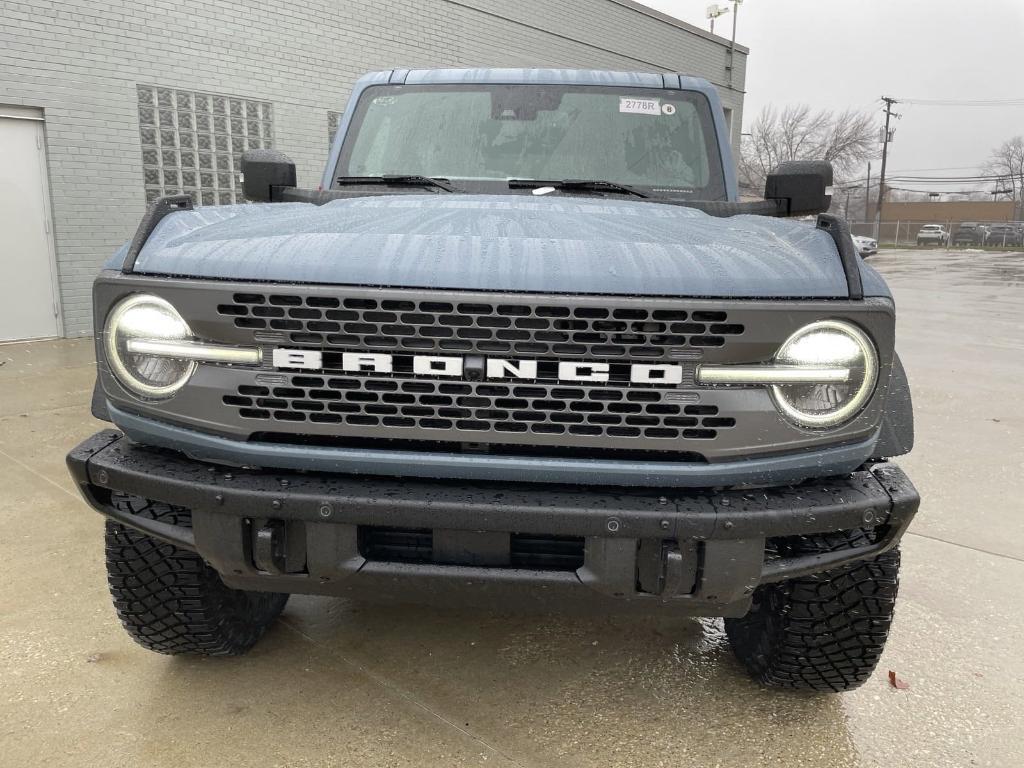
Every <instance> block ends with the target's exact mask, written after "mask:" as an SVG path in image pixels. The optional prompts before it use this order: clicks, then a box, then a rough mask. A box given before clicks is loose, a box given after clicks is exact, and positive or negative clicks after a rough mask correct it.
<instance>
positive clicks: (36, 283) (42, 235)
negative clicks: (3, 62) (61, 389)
mask: <svg viewBox="0 0 1024 768" xmlns="http://www.w3.org/2000/svg"><path fill="white" fill-rule="evenodd" d="M14 112H15V110H14V109H11V108H4V107H0V341H13V340H18V339H40V338H46V337H50V336H59V335H60V320H59V317H58V314H59V313H58V309H57V302H56V300H55V296H54V285H55V280H54V277H55V276H54V264H53V252H52V250H51V241H50V227H49V201H48V199H47V194H48V192H47V186H46V156H45V154H44V143H43V122H42V120H41V119H39V118H36V117H29V116H26V117H21V116H20V115H21V114H26V115H27V114H31V112H30V111H29V110H24V109H18V110H17V114H18V115H19V116H17V117H12V116H10V115H11V114H12V113H14ZM5 115H7V116H5Z"/></svg>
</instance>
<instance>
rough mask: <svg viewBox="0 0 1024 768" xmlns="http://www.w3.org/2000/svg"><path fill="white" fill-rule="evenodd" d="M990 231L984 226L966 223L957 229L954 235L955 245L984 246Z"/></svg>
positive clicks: (971, 222) (972, 222)
mask: <svg viewBox="0 0 1024 768" xmlns="http://www.w3.org/2000/svg"><path fill="white" fill-rule="evenodd" d="M987 234H988V229H987V228H986V227H985V225H984V224H978V223H977V222H974V221H965V222H963V223H961V224H960V226H958V227H957V228H956V232H955V233H954V234H953V245H984V244H985V237H986V235H987Z"/></svg>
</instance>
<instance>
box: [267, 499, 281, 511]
mask: <svg viewBox="0 0 1024 768" xmlns="http://www.w3.org/2000/svg"><path fill="white" fill-rule="evenodd" d="M270 506H271V507H273V508H274V509H280V508H281V500H280V499H274V500H273V501H272V502H270Z"/></svg>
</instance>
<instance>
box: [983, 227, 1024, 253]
mask: <svg viewBox="0 0 1024 768" xmlns="http://www.w3.org/2000/svg"><path fill="white" fill-rule="evenodd" d="M1022 235H1024V233H1022V231H1021V229H1020V228H1019V227H1018V226H1017V225H1016V224H1012V223H1007V224H993V225H992V226H991V227H989V228H988V234H987V235H986V237H985V245H995V246H1001V247H1005V246H1010V247H1016V246H1019V245H1021V237H1022Z"/></svg>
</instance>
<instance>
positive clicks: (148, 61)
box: [0, 0, 746, 335]
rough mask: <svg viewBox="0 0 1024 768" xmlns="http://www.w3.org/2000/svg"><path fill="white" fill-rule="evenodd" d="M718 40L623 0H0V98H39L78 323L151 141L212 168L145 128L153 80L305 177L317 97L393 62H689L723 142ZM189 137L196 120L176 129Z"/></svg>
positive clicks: (722, 53) (735, 77)
mask: <svg viewBox="0 0 1024 768" xmlns="http://www.w3.org/2000/svg"><path fill="white" fill-rule="evenodd" d="M728 48H729V46H728V43H727V42H726V41H724V40H722V39H721V38H714V37H712V36H710V35H709V34H708V33H706V32H704V31H702V30H698V29H696V28H695V27H691V26H689V25H687V24H684V23H683V22H680V21H676V20H674V19H670V18H669V17H666V16H663V15H661V14H658V13H657V12H655V11H652V10H650V9H647V8H645V7H644V6H640V5H638V4H636V3H633V2H630V1H629V0H517V2H515V3H508V2H499V1H498V0H458V1H457V0H397V1H396V2H376V1H372V0H307V1H306V2H303V3H272V4H268V3H263V2H258V1H257V0H146V2H140V1H138V0H29V1H28V2H12V1H11V0H0V106H2V105H5V104H7V105H21V106H30V107H39V108H42V109H43V110H44V114H45V120H46V151H47V155H48V165H49V175H50V188H51V196H52V202H53V218H54V228H55V238H56V249H57V262H58V271H59V282H60V293H61V295H60V297H59V299H60V304H61V309H62V313H63V319H64V329H65V333H66V334H67V335H78V334H84V333H88V332H90V331H91V326H92V318H91V306H90V305H91V302H90V284H91V281H92V278H93V276H94V275H95V273H96V271H97V269H98V268H99V266H100V264H101V263H102V262H103V261H104V260H105V259H106V258H108V257H109V256H110V254H111V253H112V252H113V251H114V250H115V249H116V248H117V247H118V246H119V245H120V244H121V243H123V242H124V241H125V240H127V239H128V238H129V237H130V236H131V234H132V233H133V232H134V230H135V228H136V226H137V225H138V222H139V218H140V216H141V215H142V213H143V211H144V208H145V202H146V194H147V193H146V189H147V185H148V186H150V196H152V195H153V194H155V192H156V187H155V186H153V185H157V184H161V183H162V182H161V181H159V179H160V177H161V173H162V172H161V171H159V170H157V168H158V167H163V166H158V165H154V162H157V161H159V160H160V159H161V157H162V156H161V155H160V154H159V153H161V152H162V151H165V150H166V151H168V152H170V153H172V154H173V153H174V152H178V153H179V154H178V159H177V161H176V162H178V163H179V165H182V167H181V168H180V169H179V171H180V174H181V175H180V176H177V177H175V178H177V179H178V183H181V184H184V182H185V177H186V175H187V174H189V173H190V172H192V171H194V174H195V175H194V176H188V178H189V179H192V178H198V177H199V174H201V173H203V172H204V171H205V172H206V173H207V174H209V173H216V172H217V171H218V169H217V167H216V163H217V162H220V160H218V159H217V158H218V156H217V155H215V154H213V153H214V152H215V151H220V148H219V147H217V148H207V150H208V151H201V150H203V148H202V147H189V148H187V150H188V155H189V158H190V160H189V162H194V163H195V164H196V165H195V167H194V168H191V169H190V168H188V167H187V166H185V165H184V160H183V157H184V154H185V151H186V148H185V147H177V148H174V147H172V148H171V149H167V146H166V145H165V144H164V143H161V138H160V137H161V131H160V125H159V120H160V119H161V118H162V117H164V116H165V115H166V114H167V112H168V110H167V109H161V108H162V107H166V105H163V104H160V103H157V102H158V100H159V99H160V98H162V96H164V95H166V94H174V95H173V96H168V97H167V98H168V99H170V100H171V101H169V102H168V103H171V104H172V107H173V106H175V105H176V106H177V112H176V114H177V117H175V118H168V119H173V120H179V121H182V122H185V121H188V122H189V124H191V122H192V121H195V120H209V121H221V118H222V117H223V118H224V119H225V120H226V122H224V124H225V125H229V126H234V125H235V123H233V122H232V120H233V119H236V120H238V121H239V122H238V123H237V131H235V130H234V128H231V130H232V131H234V132H233V133H232V134H231V136H228V135H226V134H225V136H224V137H223V138H224V140H225V142H226V143H227V144H228V146H227V147H226V148H224V150H223V151H224V153H227V154H225V155H224V157H227V158H230V157H233V156H235V155H232V154H230V153H231V151H232V150H231V146H230V142H231V141H232V140H233V139H232V137H234V136H237V137H243V136H247V137H249V138H247V139H239V140H237V141H235V150H236V154H237V150H238V149H239V148H243V147H244V146H246V141H248V142H249V144H248V145H249V146H253V145H259V142H260V141H261V138H260V136H261V134H260V131H261V130H265V131H267V132H268V133H269V136H267V137H265V138H264V139H262V140H263V141H264V143H265V145H272V146H274V147H276V148H278V149H281V150H282V151H284V152H286V153H288V154H289V155H291V156H292V157H293V158H294V159H295V161H296V165H297V168H298V173H299V182H300V184H303V185H315V184H316V183H317V181H318V177H319V174H320V171H321V168H322V163H323V162H324V159H325V157H326V154H327V140H328V112H329V111H331V110H334V111H340V110H342V109H343V108H344V105H345V101H346V99H347V96H348V93H349V90H350V87H351V84H352V82H353V81H354V80H355V79H356V78H357V77H358V76H359V75H361V74H362V73H363V72H365V71H368V70H374V69H388V68H392V67H438V66H563V67H585V68H604V69H620V70H639V71H655V72H657V71H672V72H683V73H686V74H692V75H697V76H701V77H705V78H707V79H709V80H711V81H712V82H713V83H715V84H716V85H717V86H718V87H719V91H720V93H721V95H722V100H723V102H724V104H725V106H726V108H727V109H730V110H731V111H732V126H733V143H734V145H738V143H739V131H740V124H741V120H742V106H743V87H744V78H745V66H746V50H745V49H743V48H740V47H738V48H737V51H736V53H735V65H734V68H733V70H732V72H731V76H732V81H731V87H730V72H729V63H730V59H731V58H732V57H731V56H730V53H729V50H728ZM206 97H209V99H210V100H207V98H206ZM220 97H229V99H228V100H227V101H224V100H221V101H214V99H216V98H220ZM150 99H152V100H153V103H152V104H150V103H149V102H148V100H150ZM140 104H141V106H142V109H141V110H140ZM182 104H184V106H182ZM261 105H266V106H261ZM150 107H152V108H153V109H154V110H156V111H155V112H154V113H153V115H154V117H153V120H154V121H155V122H156V123H157V124H156V125H154V126H153V130H146V129H147V127H148V126H147V125H146V123H144V122H143V123H141V125H140V119H141V118H140V115H142V114H143V113H145V114H147V115H148V114H149V113H148V112H146V111H145V110H146V109H148V108H150ZM217 108H220V109H222V110H223V113H222V114H218V113H216V112H215V111H210V110H215V109H217ZM235 108H237V110H238V112H239V114H238V115H234V114H232V113H231V110H232V109H235ZM203 109H205V110H208V112H202V111H201V110H203ZM171 111H173V109H172V110H171ZM161 113H164V114H161ZM146 119H149V118H148V117H147V118H146ZM222 122H223V121H222ZM140 127H141V128H142V129H143V131H142V134H141V135H143V136H145V137H147V138H146V141H147V142H155V143H154V144H153V146H149V145H148V144H147V145H145V146H144V145H143V139H142V138H141V137H140ZM190 130H191V129H190ZM154 137H155V138H154ZM164 138H168V137H166V136H165V137H164ZM207 138H208V139H209V138H211V137H207ZM201 139H203V137H202V136H200V135H199V132H198V131H196V132H195V136H193V139H191V140H201ZM193 150H194V151H195V152H196V154H195V155H193ZM154 152H156V153H157V154H154ZM168 157H170V156H168ZM165 159H166V158H165ZM171 159H172V160H173V158H171ZM200 160H205V161H208V162H209V163H210V164H212V165H213V166H214V167H212V168H201V167H199V165H198V163H199V162H200ZM144 161H145V162H144ZM168 162H170V160H168ZM220 170H222V171H223V170H225V169H223V168H222V169H220ZM227 170H228V171H230V170H231V169H230V168H229V169H227ZM168 173H171V172H169V171H168ZM204 178H205V177H204ZM171 185H172V184H171V182H170V181H169V182H168V186H171ZM214 202H216V201H214Z"/></svg>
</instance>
